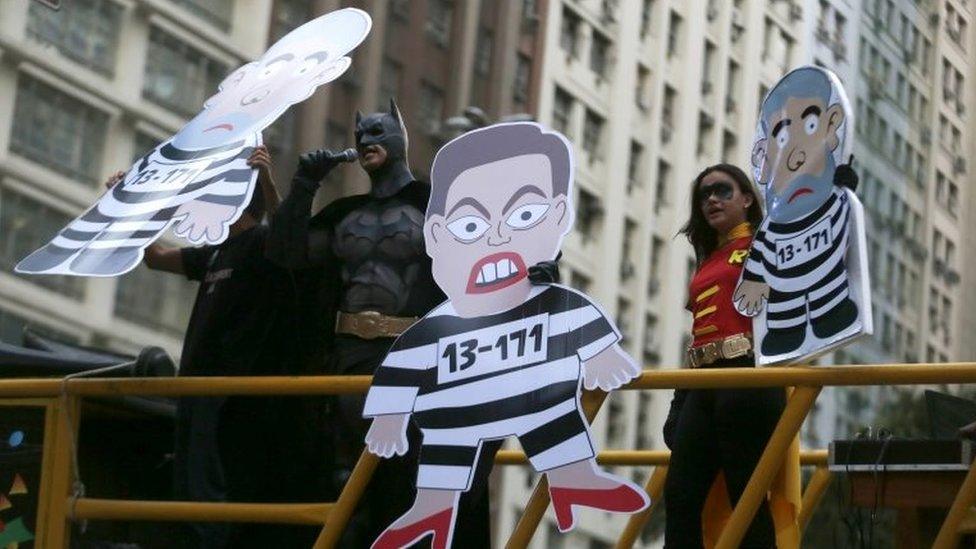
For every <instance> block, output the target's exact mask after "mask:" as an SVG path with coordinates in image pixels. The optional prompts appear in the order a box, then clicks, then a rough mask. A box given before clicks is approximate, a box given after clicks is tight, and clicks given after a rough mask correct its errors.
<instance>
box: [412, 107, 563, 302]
mask: <svg viewBox="0 0 976 549" xmlns="http://www.w3.org/2000/svg"><path fill="white" fill-rule="evenodd" d="M516 126H522V128H516ZM520 130H527V131H524V132H520ZM521 137H524V138H526V142H525V146H524V147H520V146H518V139H519V138H521ZM493 138H494V139H495V143H498V141H497V140H503V141H504V142H505V143H506V145H505V146H504V147H501V148H496V149H495V152H497V153H498V155H496V156H495V157H492V156H490V155H489V154H488V153H486V152H482V153H480V154H484V155H485V156H484V159H485V160H488V161H486V162H484V163H481V162H480V160H481V158H476V157H473V156H468V157H467V158H456V157H455V158H451V156H452V155H465V154H468V153H473V151H475V150H479V151H486V150H487V147H490V146H491V144H492V140H493ZM466 139H468V140H470V142H469V143H466V144H465V143H463V142H462V143H458V142H459V141H461V140H466ZM452 144H453V145H452ZM518 151H525V152H526V153H528V154H520V153H519V152H518ZM535 151H538V152H535ZM568 151H569V149H568V144H567V143H566V142H565V138H563V137H562V136H561V135H559V134H556V133H550V132H543V131H542V130H541V127H540V126H538V125H536V124H531V123H518V124H498V125H495V126H489V127H488V128H484V129H482V130H477V131H476V132H471V133H468V134H465V135H462V136H461V137H459V138H457V139H455V140H454V141H452V142H451V143H449V144H448V145H445V147H444V148H443V149H441V152H439V153H438V158H436V159H435V161H434V164H435V166H434V169H433V170H432V178H433V184H434V188H433V191H432V197H431V206H430V207H429V208H428V212H427V221H426V223H425V225H424V235H425V238H426V244H427V254H428V255H430V257H431V258H432V259H433V275H434V279H435V280H436V281H437V284H438V285H439V286H440V287H441V288H442V289H443V290H444V292H445V293H446V294H447V295H448V297H449V298H450V299H451V302H452V303H453V304H454V306H455V308H456V309H457V310H458V311H463V310H465V309H468V310H470V309H472V308H474V309H477V310H480V311H484V310H488V309H491V308H492V307H490V306H489V305H488V304H489V303H490V304H496V303H497V304H498V306H499V307H502V308H504V307H506V306H510V304H511V303H512V302H514V301H517V300H518V297H517V296H519V295H520V293H524V291H525V288H527V287H528V285H529V282H528V280H527V278H526V277H527V274H528V271H527V267H528V266H530V265H535V264H536V263H539V262H541V261H549V260H552V259H553V258H554V257H555V256H556V254H557V252H558V250H559V246H560V243H561V241H562V238H563V236H564V235H565V234H566V233H567V232H568V231H569V229H570V227H571V224H572V208H571V207H570V200H569V196H571V195H570V193H571V189H570V182H569V181H568V180H567V176H568V174H571V173H572V168H571V160H570V156H569V152H568ZM553 152H555V154H553ZM474 154H478V153H474ZM506 154H511V156H507V157H506V156H505V155H506ZM442 155H443V156H442ZM498 156H501V158H498ZM465 160H467V161H468V164H469V165H470V167H465V166H466V164H465V163H464V161H465ZM448 164H453V168H454V172H452V171H451V168H452V166H450V165H448ZM445 165H448V166H447V167H446V168H445V167H444V166H445ZM438 168H441V169H440V170H439V169H438ZM461 168H464V169H461ZM445 172H446V177H447V178H451V177H452V176H453V173H457V175H456V176H453V178H452V179H450V180H439V176H440V175H441V174H444V173H445ZM569 180H571V177H569ZM445 187H446V188H445Z"/></svg>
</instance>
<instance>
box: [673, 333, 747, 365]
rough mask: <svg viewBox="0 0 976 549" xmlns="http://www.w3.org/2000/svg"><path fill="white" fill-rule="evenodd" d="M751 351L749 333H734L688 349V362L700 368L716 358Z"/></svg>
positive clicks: (735, 356) (734, 355) (742, 354)
mask: <svg viewBox="0 0 976 549" xmlns="http://www.w3.org/2000/svg"><path fill="white" fill-rule="evenodd" d="M751 352H752V338H751V337H750V334H735V335H731V336H729V337H726V338H724V339H720V340H718V341H711V342H709V343H706V344H704V345H699V346H698V347H691V348H689V349H688V364H690V365H691V367H692V368H700V367H702V366H707V365H709V364H712V363H713V362H716V361H718V360H723V359H729V358H739V357H740V356H746V355H748V354H749V353H751Z"/></svg>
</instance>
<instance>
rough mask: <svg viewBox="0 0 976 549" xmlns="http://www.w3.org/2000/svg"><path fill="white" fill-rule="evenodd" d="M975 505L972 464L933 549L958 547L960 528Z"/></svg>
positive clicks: (975, 470) (975, 477)
mask: <svg viewBox="0 0 976 549" xmlns="http://www.w3.org/2000/svg"><path fill="white" fill-rule="evenodd" d="M974 503H976V467H973V464H972V463H970V464H969V472H968V473H966V479H965V480H963V482H962V486H960V487H959V491H958V492H956V499H955V500H953V502H952V507H950V508H949V514H948V515H947V516H946V519H945V522H943V523H942V528H940V529H939V535H938V536H937V537H936V538H935V543H933V544H932V549H953V548H954V547H956V545H957V544H958V543H959V526H960V525H961V524H962V521H963V519H964V518H966V515H968V514H969V511H970V509H971V508H972V506H973V504H974Z"/></svg>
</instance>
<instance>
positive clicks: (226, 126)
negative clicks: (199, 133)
mask: <svg viewBox="0 0 976 549" xmlns="http://www.w3.org/2000/svg"><path fill="white" fill-rule="evenodd" d="M211 130H227V131H229V132H232V131H234V125H233V124H227V123H224V124H217V125H216V126H211V127H209V128H207V129H205V130H203V133H207V132H209V131H211Z"/></svg>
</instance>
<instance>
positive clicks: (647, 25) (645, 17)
mask: <svg viewBox="0 0 976 549" xmlns="http://www.w3.org/2000/svg"><path fill="white" fill-rule="evenodd" d="M653 16H654V0H644V3H643V5H642V6H641V23H640V35H641V38H644V37H645V36H647V33H649V32H651V21H652V20H653Z"/></svg>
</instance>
